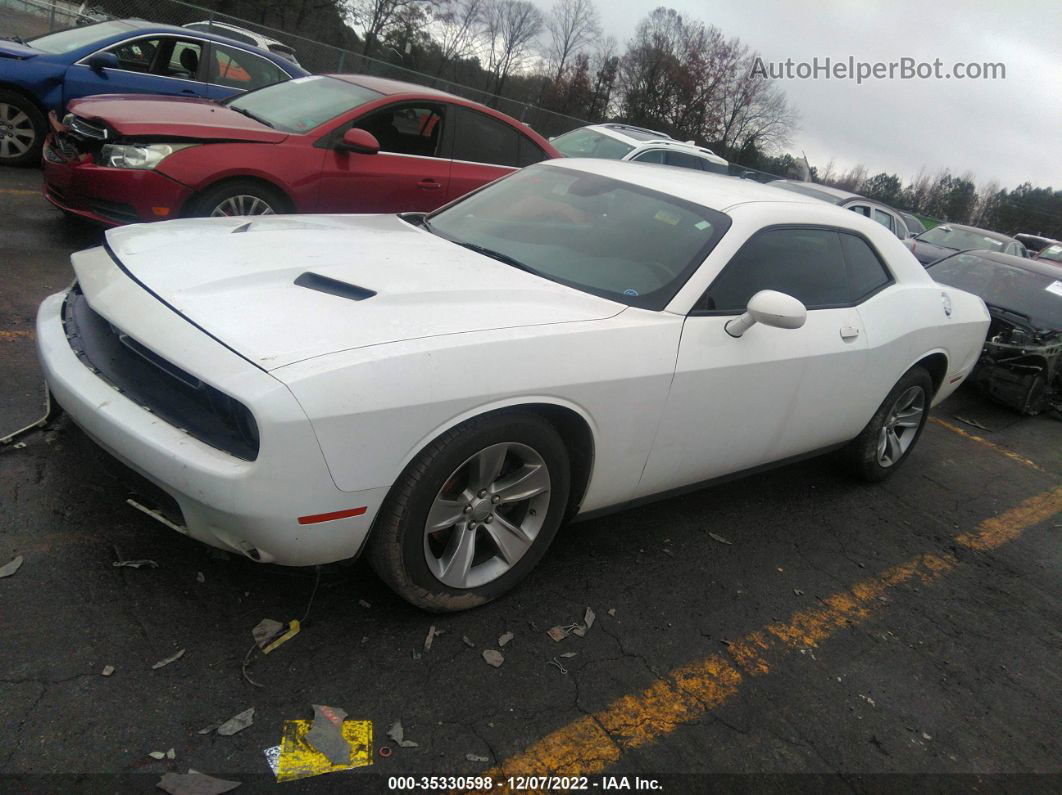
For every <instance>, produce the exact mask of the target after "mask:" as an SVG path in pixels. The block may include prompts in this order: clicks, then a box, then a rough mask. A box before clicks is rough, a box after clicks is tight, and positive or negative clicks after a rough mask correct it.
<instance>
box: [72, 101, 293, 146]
mask: <svg viewBox="0 0 1062 795" xmlns="http://www.w3.org/2000/svg"><path fill="white" fill-rule="evenodd" d="M67 109H68V110H69V111H70V112H71V113H73V114H74V115H75V116H80V117H81V118H83V119H85V120H87V121H90V122H96V123H102V124H105V125H106V126H107V127H109V128H110V129H112V130H114V132H116V133H117V134H118V136H120V137H123V138H136V137H139V136H152V137H158V136H167V137H172V138H194V139H198V140H216V141H257V142H261V143H279V142H280V141H283V140H284V139H285V138H287V134H286V133H282V132H279V131H277V130H273V129H270V128H269V127H266V126H265V125H264V124H260V123H259V122H256V121H255V120H254V119H250V118H248V117H246V116H244V115H243V114H242V113H237V112H236V111H234V110H230V109H229V108H227V107H225V106H224V105H219V104H218V103H216V102H213V101H211V100H209V99H195V98H192V97H167V96H161V95H160V96H156V95H153V94H148V95H143V94H139V95H137V94H100V95H97V96H94V97H86V98H84V99H75V100H74V101H73V102H71V103H70V105H69V106H68V108H67Z"/></svg>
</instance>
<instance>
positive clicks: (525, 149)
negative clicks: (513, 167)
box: [517, 135, 547, 168]
mask: <svg viewBox="0 0 1062 795" xmlns="http://www.w3.org/2000/svg"><path fill="white" fill-rule="evenodd" d="M519 138H520V146H519V151H518V152H517V161H518V164H519V166H520V168H523V167H524V166H529V165H531V164H532V163H538V162H541V161H543V160H546V159H547V157H546V153H545V152H543V151H542V148H541V147H540V146H539V145H538V144H536V143H535V142H534V141H532V140H531V139H530V138H528V137H527V136H526V135H521V136H519Z"/></svg>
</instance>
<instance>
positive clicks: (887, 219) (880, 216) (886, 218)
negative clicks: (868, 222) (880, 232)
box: [874, 207, 895, 232]
mask: <svg viewBox="0 0 1062 795" xmlns="http://www.w3.org/2000/svg"><path fill="white" fill-rule="evenodd" d="M874 220H875V221H877V222H878V223H879V224H881V225H882V226H884V227H885V228H886V229H888V230H889V231H890V232H892V231H895V230H893V228H892V216H891V215H889V214H888V213H887V212H885V211H884V210H879V209H878V208H877V207H875V208H874Z"/></svg>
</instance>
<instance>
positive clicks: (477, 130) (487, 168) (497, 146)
mask: <svg viewBox="0 0 1062 795" xmlns="http://www.w3.org/2000/svg"><path fill="white" fill-rule="evenodd" d="M451 115H452V116H454V122H455V124H454V144H453V149H452V155H451V156H452V158H453V164H454V165H453V168H452V169H451V171H450V191H449V194H448V195H447V197H446V200H447V201H451V200H453V199H456V198H458V197H460V196H464V195H465V194H466V193H468V192H469V191H472V190H475V189H476V188H478V187H479V186H480V185H485V184H487V183H488V182H493V181H494V180H496V179H498V178H499V177H504V176H505V175H506V174H511V173H512V172H513V171H515V170H516V168H517V166H518V165H526V163H523V164H521V163H520V155H521V151H520V150H521V139H524V138H525V136H523V135H521V134H520V133H519V132H517V131H516V130H515V129H513V128H512V127H511V126H510V125H508V124H506V123H505V122H503V121H501V120H500V119H496V118H494V117H493V116H488V115H487V114H486V113H481V112H480V111H477V110H472V109H471V108H466V107H463V106H451ZM527 145H530V146H531V147H533V148H534V149H535V150H538V152H539V153H540V155H539V157H537V158H535V159H534V160H532V161H531V162H536V161H537V160H541V159H543V157H545V154H544V153H542V150H540V149H538V147H537V146H535V145H534V144H533V143H531V141H530V139H527V141H526V144H525V146H527Z"/></svg>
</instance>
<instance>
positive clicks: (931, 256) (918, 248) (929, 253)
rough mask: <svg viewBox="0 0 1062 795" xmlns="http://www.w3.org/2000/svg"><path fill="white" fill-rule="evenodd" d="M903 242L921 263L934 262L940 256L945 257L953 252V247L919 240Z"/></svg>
mask: <svg viewBox="0 0 1062 795" xmlns="http://www.w3.org/2000/svg"><path fill="white" fill-rule="evenodd" d="M904 243H906V244H908V248H910V249H911V252H912V253H913V254H914V255H915V259H917V260H918V261H919V262H921V263H922V264H923V265H928V264H929V263H931V262H936V261H937V260H938V259H940V258H941V257H947V256H949V255H951V254H954V253H955V251H956V250H955V249H953V248H947V247H945V246H938V245H935V244H933V243H924V242H922V241H921V240H914V239H913V238H912V239H910V240H905V241H904Z"/></svg>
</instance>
